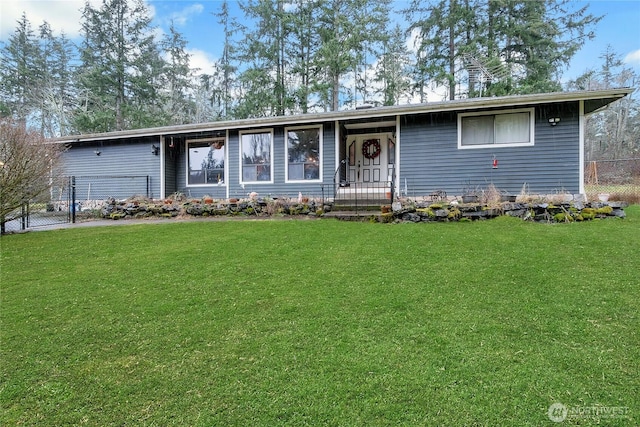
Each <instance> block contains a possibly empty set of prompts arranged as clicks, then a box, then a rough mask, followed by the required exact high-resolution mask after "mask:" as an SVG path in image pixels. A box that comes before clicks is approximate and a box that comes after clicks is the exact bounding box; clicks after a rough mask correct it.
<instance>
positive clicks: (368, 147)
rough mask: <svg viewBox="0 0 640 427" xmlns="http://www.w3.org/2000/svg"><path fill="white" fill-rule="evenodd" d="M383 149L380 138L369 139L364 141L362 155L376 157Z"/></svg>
mask: <svg viewBox="0 0 640 427" xmlns="http://www.w3.org/2000/svg"><path fill="white" fill-rule="evenodd" d="M381 151H382V149H381V148H380V140H378V139H367V140H366V141H364V142H363V143H362V155H363V156H365V157H366V158H367V159H375V158H376V157H378V156H379V155H380V152H381Z"/></svg>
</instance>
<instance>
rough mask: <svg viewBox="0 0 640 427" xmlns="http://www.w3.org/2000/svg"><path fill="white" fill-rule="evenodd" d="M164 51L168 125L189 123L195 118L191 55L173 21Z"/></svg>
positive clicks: (164, 93) (163, 78)
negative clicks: (191, 98) (190, 64)
mask: <svg viewBox="0 0 640 427" xmlns="http://www.w3.org/2000/svg"><path fill="white" fill-rule="evenodd" d="M161 46H162V50H163V52H164V55H165V57H166V61H165V62H166V63H165V68H164V72H163V75H162V80H163V82H164V84H163V85H162V86H161V87H163V88H164V90H163V91H162V97H163V101H164V102H163V105H164V114H165V115H166V116H167V117H168V118H169V122H168V124H172V125H178V124H186V123H189V122H190V121H191V120H192V118H193V114H192V113H193V109H194V107H193V102H191V101H190V100H189V95H190V91H191V89H192V77H193V76H192V70H191V68H190V67H189V58H190V55H189V54H188V53H187V52H186V47H187V41H186V40H185V39H184V37H183V36H182V34H180V33H179V32H178V31H177V30H176V28H175V26H174V24H173V21H172V22H171V25H170V26H169V33H167V34H166V35H165V36H164V38H163V40H162V42H161Z"/></svg>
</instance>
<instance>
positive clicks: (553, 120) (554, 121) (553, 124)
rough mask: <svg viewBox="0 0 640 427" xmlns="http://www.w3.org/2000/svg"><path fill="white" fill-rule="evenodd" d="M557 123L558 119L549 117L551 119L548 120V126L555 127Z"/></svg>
mask: <svg viewBox="0 0 640 427" xmlns="http://www.w3.org/2000/svg"><path fill="white" fill-rule="evenodd" d="M558 123H560V117H551V118H550V119H549V124H550V125H551V126H555V125H557V124H558Z"/></svg>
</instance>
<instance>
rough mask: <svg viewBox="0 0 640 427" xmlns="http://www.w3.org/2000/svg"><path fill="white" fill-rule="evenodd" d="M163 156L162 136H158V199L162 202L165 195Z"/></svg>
mask: <svg viewBox="0 0 640 427" xmlns="http://www.w3.org/2000/svg"><path fill="white" fill-rule="evenodd" d="M164 156H165V149H164V135H160V199H163V200H164V198H165V197H166V194H165V193H166V191H165V190H166V189H165V185H166V183H165V182H164V180H165V176H164V175H165V171H164Z"/></svg>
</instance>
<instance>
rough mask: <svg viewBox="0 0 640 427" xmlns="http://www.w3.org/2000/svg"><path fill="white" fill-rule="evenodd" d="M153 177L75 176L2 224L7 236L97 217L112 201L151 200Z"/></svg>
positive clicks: (27, 203) (54, 184)
mask: <svg viewBox="0 0 640 427" xmlns="http://www.w3.org/2000/svg"><path fill="white" fill-rule="evenodd" d="M150 184H151V182H150V177H149V176H148V175H130V176H115V175H114V176H72V177H68V176H65V177H58V178H55V179H52V180H51V189H50V191H49V192H48V193H47V194H44V195H43V196H41V197H40V198H38V199H35V200H28V201H25V203H24V204H23V205H22V206H20V207H19V208H17V209H15V210H14V211H12V212H10V213H9V214H7V215H6V217H5V218H4V223H3V224H2V230H1V231H2V232H3V233H11V232H16V231H20V230H26V229H30V228H37V227H45V226H50V225H55V224H61V223H67V222H75V221H76V220H83V219H90V218H94V217H95V218H97V217H99V216H100V210H101V209H102V206H103V205H104V204H105V203H106V201H107V200H109V199H112V198H113V199H117V200H121V199H127V198H130V197H134V196H136V197H149V195H150V194H151V190H150Z"/></svg>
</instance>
